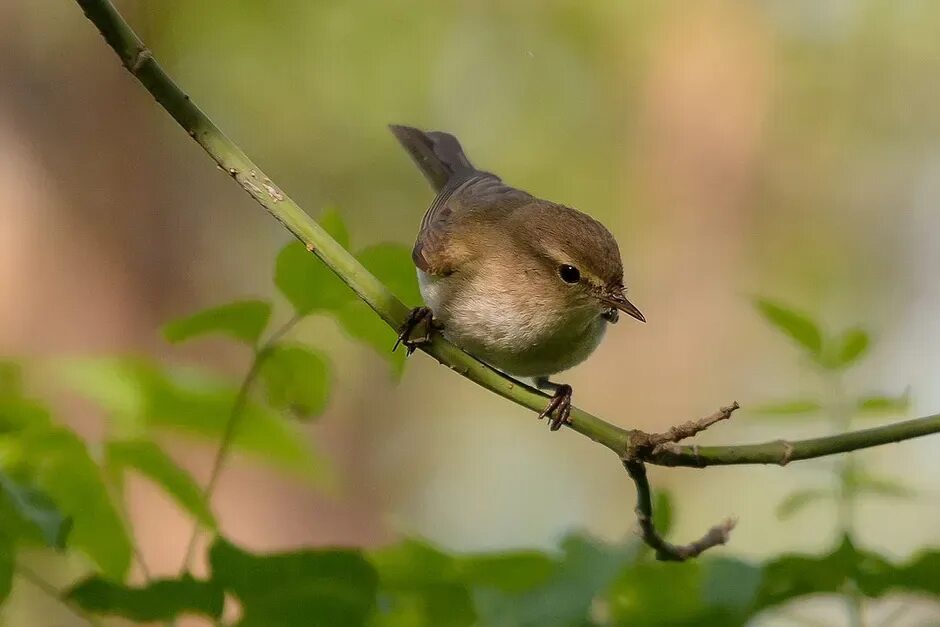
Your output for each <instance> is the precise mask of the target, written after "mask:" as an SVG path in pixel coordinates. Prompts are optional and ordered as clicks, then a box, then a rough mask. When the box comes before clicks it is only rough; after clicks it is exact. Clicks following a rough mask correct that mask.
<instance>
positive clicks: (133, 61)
mask: <svg viewBox="0 0 940 627" xmlns="http://www.w3.org/2000/svg"><path fill="white" fill-rule="evenodd" d="M76 2H77V3H78V4H79V5H80V6H81V8H82V10H83V11H84V12H85V15H86V16H87V17H88V19H89V20H91V21H92V22H93V23H94V24H95V26H96V27H97V28H98V30H99V31H100V32H101V34H102V35H103V36H104V38H105V41H106V42H107V43H108V45H109V46H111V48H113V49H114V51H115V52H116V53H117V55H118V57H119V58H120V59H121V62H122V63H123V65H124V67H125V68H127V70H128V71H129V72H130V73H131V74H133V75H134V77H136V78H137V80H139V81H140V82H141V84H143V86H144V87H145V88H146V89H147V91H149V92H150V94H151V95H153V97H154V98H155V99H156V100H157V102H158V103H159V104H160V105H161V106H162V107H163V108H164V109H166V111H167V112H168V113H169V114H170V115H171V116H173V119H175V120H176V121H177V122H178V123H179V125H180V126H182V127H183V129H184V130H186V132H187V133H189V135H190V137H192V138H193V139H194V140H196V142H198V143H199V145H200V146H202V147H203V148H204V149H205V151H206V152H207V153H208V154H209V156H210V157H212V159H213V160H214V161H215V162H216V163H217V164H218V165H219V167H220V168H221V169H222V170H223V171H225V172H226V173H228V175H229V176H231V177H232V178H233V179H235V181H236V182H237V183H238V184H239V185H240V186H241V187H242V188H243V189H244V190H245V191H246V192H248V194H249V195H251V197H252V198H254V199H255V200H256V201H257V202H258V203H259V204H261V205H262V206H263V207H264V208H265V209H267V210H268V212H269V213H270V214H271V215H272V216H274V218H275V219H277V220H278V221H279V222H281V223H282V224H283V225H284V226H285V227H286V228H287V230H289V231H290V232H291V233H292V234H293V235H294V236H295V237H296V238H297V239H299V240H300V241H301V242H303V243H304V244H305V245H306V246H307V250H309V251H310V252H312V253H313V254H315V255H316V256H317V257H319V258H320V260H322V261H323V263H325V264H326V265H327V266H328V267H329V268H330V269H331V270H333V272H335V273H336V274H337V275H338V276H339V278H340V279H342V280H343V281H344V282H345V283H346V284H347V285H348V286H349V287H350V288H352V290H353V291H354V292H355V293H356V294H357V295H358V296H359V298H361V299H362V300H363V301H364V302H366V303H367V304H368V305H369V306H370V307H371V308H372V309H373V310H374V311H375V312H376V313H377V314H378V315H379V316H380V317H381V318H382V320H384V321H385V323H386V324H388V325H389V326H390V327H392V328H393V329H398V328H399V327H400V326H401V325H402V324H403V323H404V322H405V320H406V318H407V316H408V313H409V309H408V308H407V307H406V306H405V305H404V304H403V303H402V302H401V301H399V300H398V299H397V298H396V297H395V296H394V295H393V294H392V293H391V292H390V291H389V290H388V288H386V287H385V286H384V285H383V284H382V283H381V282H380V281H379V280H378V279H376V278H375V277H374V276H373V275H372V274H370V273H369V271H368V270H366V269H365V268H364V267H363V266H362V264H360V263H359V262H358V261H357V260H356V258H355V257H353V256H352V255H351V254H349V252H347V251H346V250H345V249H344V248H343V247H342V246H340V245H339V244H338V243H337V242H336V241H335V240H334V239H333V238H332V237H330V236H329V235H328V234H327V233H326V231H324V230H323V228H322V227H320V225H319V224H317V223H316V222H315V221H313V220H312V219H311V218H310V216H308V215H307V214H306V213H305V212H304V211H303V210H302V209H301V208H300V207H299V206H298V205H297V204H296V203H295V202H294V201H293V200H291V198H290V197H289V196H288V195H287V194H285V193H284V192H283V191H282V190H281V189H280V188H279V187H277V186H276V185H275V184H274V183H273V181H271V179H270V178H268V177H267V175H265V174H264V172H262V171H261V169H260V168H259V167H258V166H256V165H255V164H254V163H253V162H252V161H251V160H250V159H249V158H248V157H247V156H246V155H245V153H244V152H242V151H241V149H239V147H238V146H237V145H235V143H234V142H232V141H231V140H230V139H229V138H228V137H226V136H225V134H223V133H222V131H221V130H220V129H219V128H218V127H217V126H216V125H215V124H213V123H212V121H211V120H210V119H209V117H208V116H206V114H205V113H203V112H202V111H201V110H200V109H199V108H198V107H197V106H196V105H195V104H193V102H192V101H190V99H189V96H187V95H186V94H185V93H183V91H182V90H181V89H180V88H179V87H178V86H177V85H176V84H175V83H174V82H173V81H172V80H171V79H170V77H169V76H168V75H167V74H166V72H164V70H163V68H161V67H160V65H159V64H158V63H157V61H156V59H154V57H153V54H152V53H151V52H150V51H149V50H148V49H147V48H146V47H145V46H144V45H143V43H142V42H141V41H140V39H139V38H138V37H137V35H136V34H135V33H134V32H133V30H131V28H130V26H128V24H127V22H125V21H124V19H123V18H122V17H121V16H120V14H119V13H118V12H117V11H116V10H115V8H114V6H113V5H112V4H111V3H110V2H109V1H108V0H76ZM421 350H423V351H424V352H426V353H428V354H429V355H431V356H432V357H434V358H435V359H436V360H437V361H438V362H440V363H441V364H443V365H445V366H447V367H448V368H451V369H452V370H455V371H456V372H458V373H460V374H461V375H463V376H464V377H466V378H468V379H470V380H471V381H473V382H474V383H477V384H478V385H481V386H483V387H484V388H486V389H488V390H490V391H491V392H494V393H496V394H498V395H500V396H502V397H503V398H506V399H508V400H511V401H513V402H514V403H517V404H519V405H521V406H523V407H526V408H528V409H530V410H532V411H534V412H541V411H542V409H544V408H545V405H546V403H547V402H548V401H549V397H548V396H546V395H545V394H542V393H541V392H539V391H538V390H535V389H534V388H532V387H530V386H528V385H525V384H523V383H521V382H519V381H516V380H514V379H512V378H510V377H507V376H506V375H504V374H502V373H500V372H497V371H496V370H494V369H493V368H491V367H489V366H487V365H486V364H484V363H482V362H480V361H479V360H477V359H475V358H474V357H472V356H470V355H468V354H467V353H465V352H463V351H461V350H460V349H459V348H457V347H456V346H454V345H453V344H451V343H449V342H448V341H446V340H445V339H444V338H443V337H441V336H440V335H439V334H437V335H435V336H434V339H433V340H432V342H431V343H429V344H426V345H422V346H421ZM568 426H569V427H570V428H571V429H573V430H574V431H577V432H578V433H580V434H582V435H584V436H587V437H589V438H591V439H592V440H594V441H595V442H598V443H600V444H603V445H604V446H606V447H607V448H609V449H610V450H612V451H614V452H615V453H616V454H617V455H618V456H619V457H620V458H621V459H631V452H634V453H635V452H636V451H637V450H643V455H642V461H646V462H649V463H654V464H662V465H667V466H709V465H717V464H781V465H783V464H786V463H788V462H790V461H794V460H797V459H809V458H812V457H822V456H824V455H832V454H834V453H844V452H847V451H851V450H856V449H860V448H866V447H870V446H878V445H880V444H886V443H888V442H897V441H900V440H906V439H909V438H914V437H919V436H922V435H926V434H929V433H937V432H940V415H937V416H929V417H927V418H921V419H918V420H911V421H907V422H902V423H898V424H895V425H889V426H885V427H879V428H876V429H868V430H865V431H857V432H852V433H845V434H842V435H838V436H832V437H829V438H817V439H813V440H804V441H799V442H783V441H778V442H767V443H764V444H751V445H747V446H712V447H695V446H693V447H688V446H679V445H678V444H676V443H675V442H673V441H666V442H664V443H662V444H660V445H657V446H655V447H653V448H652V449H651V450H644V449H646V448H648V447H643V446H637V445H636V443H635V440H634V438H640V439H641V440H642V435H641V434H642V432H639V431H627V430H625V429H622V428H620V427H617V426H615V425H612V424H610V423H608V422H606V421H604V420H602V419H600V418H598V417H596V416H593V415H591V414H589V413H588V412H585V411H584V410H581V409H578V408H574V407H573V408H572V410H571V418H570V424H568ZM640 444H642V441H641V442H640Z"/></svg>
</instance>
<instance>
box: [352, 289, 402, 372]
mask: <svg viewBox="0 0 940 627" xmlns="http://www.w3.org/2000/svg"><path fill="white" fill-rule="evenodd" d="M339 323H340V325H341V326H342V327H343V330H344V331H345V332H346V333H348V334H349V335H350V336H351V337H353V338H354V339H357V340H359V341H361V342H363V343H364V344H366V345H368V346H371V347H372V348H373V349H375V352H377V353H378V354H379V355H380V356H381V357H383V358H384V359H386V360H387V361H388V362H389V365H390V366H391V368H392V374H393V375H394V376H396V377H397V376H399V375H401V373H402V371H403V370H404V369H405V357H406V356H407V354H406V352H405V351H404V350H402V349H399V350H397V351H394V352H392V348H393V347H394V346H395V340H396V339H397V338H398V334H397V333H396V332H395V331H394V330H393V329H392V328H391V327H389V326H388V325H387V324H385V322H384V321H383V320H382V319H381V318H379V316H378V315H377V314H376V313H375V312H374V311H372V309H371V308H370V307H369V306H368V305H366V304H365V303H364V302H362V301H354V302H350V303H348V304H347V305H346V306H345V307H343V309H342V310H341V311H340V312H339Z"/></svg>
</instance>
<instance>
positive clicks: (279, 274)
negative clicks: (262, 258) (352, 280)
mask: <svg viewBox="0 0 940 627" xmlns="http://www.w3.org/2000/svg"><path fill="white" fill-rule="evenodd" d="M274 282H275V283H276V284H277V287H278V289H279V290H280V291H281V293H282V294H283V295H284V296H285V297H286V298H287V300H288V301H290V303H291V305H293V306H294V310H295V311H296V312H297V313H298V314H300V315H307V314H309V313H312V312H315V311H336V310H338V309H340V308H342V307H343V306H344V305H346V304H347V303H349V302H351V301H352V300H353V299H354V298H355V294H353V291H352V290H350V289H349V287H347V286H346V284H345V283H343V282H342V281H341V280H340V279H339V277H337V276H336V275H335V274H334V273H333V271H332V270H330V269H329V268H327V267H326V264H324V263H323V262H322V261H320V260H319V259H318V258H317V257H316V256H315V255H314V254H313V253H311V252H308V251H307V249H306V248H305V247H304V245H303V244H301V243H300V242H291V243H290V244H288V245H287V246H285V247H284V248H283V249H282V250H281V252H280V254H278V256H277V264H276V268H275V271H274Z"/></svg>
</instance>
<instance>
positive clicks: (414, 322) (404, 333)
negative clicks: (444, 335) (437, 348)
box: [392, 307, 434, 355]
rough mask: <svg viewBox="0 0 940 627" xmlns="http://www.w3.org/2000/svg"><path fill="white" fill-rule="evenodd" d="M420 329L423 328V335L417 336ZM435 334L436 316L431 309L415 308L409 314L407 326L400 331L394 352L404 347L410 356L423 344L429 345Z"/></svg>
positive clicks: (393, 348) (403, 326) (402, 326)
mask: <svg viewBox="0 0 940 627" xmlns="http://www.w3.org/2000/svg"><path fill="white" fill-rule="evenodd" d="M418 327H423V333H420V334H418V335H415V331H416V330H417V329H418ZM433 332H434V316H433V314H432V313H431V309H430V308H429V307H415V308H414V309H412V310H411V313H410V314H408V319H407V320H405V324H403V325H401V327H400V328H399V329H398V339H397V340H396V341H395V346H393V347H392V352H394V351H396V350H398V346H399V345H401V346H404V347H405V350H406V351H407V352H408V354H409V355H410V354H411V353H413V352H415V349H416V348H417V347H418V346H420V345H421V344H427V343H428V342H430V341H431V334H432V333H433Z"/></svg>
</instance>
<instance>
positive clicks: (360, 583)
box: [209, 539, 378, 627]
mask: <svg viewBox="0 0 940 627" xmlns="http://www.w3.org/2000/svg"><path fill="white" fill-rule="evenodd" d="M209 563H210V566H211V569H212V581H213V582H215V583H217V584H219V585H221V586H222V587H223V588H224V589H225V590H226V591H228V592H230V593H232V594H233V595H235V596H236V597H238V599H239V602H240V604H241V606H242V608H243V611H244V614H243V617H242V619H241V621H240V622H239V623H238V625H239V626H240V627H254V626H258V627H282V626H283V627H294V626H308V627H318V626H323V627H334V626H336V625H343V626H349V627H356V626H357V625H365V624H366V619H367V618H368V616H369V615H370V614H371V612H372V611H373V609H374V608H375V600H376V592H377V587H378V580H377V576H376V573H375V570H374V569H373V568H372V566H371V565H370V564H369V562H368V561H366V559H365V558H364V557H363V556H362V554H361V553H360V552H359V551H354V550H320V551H310V550H304V551H295V552H292V553H279V554H274V555H253V554H250V553H246V552H244V551H242V550H241V549H239V548H237V547H235V546H234V545H232V544H229V543H228V542H226V541H225V540H222V539H219V540H216V542H215V543H214V544H213V545H212V548H211V550H210V552H209Z"/></svg>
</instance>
